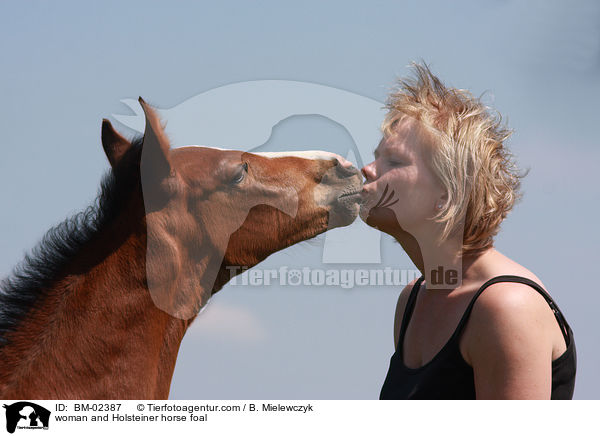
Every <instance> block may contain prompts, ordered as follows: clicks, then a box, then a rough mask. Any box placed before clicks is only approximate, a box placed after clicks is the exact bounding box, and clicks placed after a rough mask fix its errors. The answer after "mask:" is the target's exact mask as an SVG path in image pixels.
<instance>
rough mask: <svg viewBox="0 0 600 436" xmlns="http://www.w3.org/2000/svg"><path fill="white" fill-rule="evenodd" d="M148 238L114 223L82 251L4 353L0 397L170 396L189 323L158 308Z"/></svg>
mask: <svg viewBox="0 0 600 436" xmlns="http://www.w3.org/2000/svg"><path fill="white" fill-rule="evenodd" d="M145 237H146V236H145V231H144V230H143V229H141V230H140V231H136V230H134V231H123V229H122V228H121V227H119V226H117V225H116V224H115V226H113V227H112V228H109V229H105V231H103V232H102V234H99V235H98V238H94V240H92V241H90V242H89V243H88V244H87V245H86V246H84V247H82V250H81V252H80V254H79V255H78V256H77V259H75V261H74V262H73V263H72V264H70V265H69V268H68V270H67V271H65V272H64V274H61V278H60V279H59V280H57V281H56V284H55V286H54V287H53V288H52V289H51V290H50V292H49V293H48V294H47V297H46V298H44V300H43V301H41V302H40V303H39V304H38V305H36V307H35V308H34V309H32V310H31V312H30V313H29V314H28V315H27V317H26V318H25V319H24V320H23V321H22V322H21V324H20V325H19V327H18V330H17V331H16V332H14V333H12V334H10V335H9V336H8V339H9V341H10V342H9V344H8V345H6V346H5V347H4V348H3V349H0V357H1V358H0V362H1V363H0V397H2V398H36V399H42V398H48V399H52V398H55V399H59V398H62V399H65V398H88V399H94V398H96V399H100V398H120V399H126V398H165V399H166V398H167V397H168V394H169V386H170V382H171V377H172V374H173V370H174V367H175V360H176V357H177V352H178V349H179V345H180V343H181V340H182V338H183V335H184V334H185V331H186V329H187V327H188V325H189V322H190V321H185V320H179V319H176V318H173V317H171V316H169V315H168V314H166V313H164V312H162V311H161V310H159V309H157V308H156V307H155V305H154V304H153V302H152V299H151V297H150V294H149V292H148V289H147V281H146V272H145V271H146V270H145V259H146V240H145Z"/></svg>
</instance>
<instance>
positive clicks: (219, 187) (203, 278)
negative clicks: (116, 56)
mask: <svg viewBox="0 0 600 436" xmlns="http://www.w3.org/2000/svg"><path fill="white" fill-rule="evenodd" d="M140 104H141V105H142V107H143V109H144V112H145V114H146V129H145V132H144V137H143V142H142V150H141V161H140V174H141V188H142V189H141V190H142V194H143V206H144V211H143V213H142V214H140V216H143V220H144V223H145V229H146V234H147V240H146V241H147V242H146V243H147V249H146V276H147V281H148V288H149V290H150V293H151V295H152V298H153V300H154V303H155V304H156V305H157V307H159V308H160V309H162V310H164V311H166V312H167V313H169V314H171V315H173V316H175V317H178V318H181V319H189V318H192V317H193V316H195V315H196V313H197V312H198V310H199V309H200V308H201V307H202V305H204V304H205V303H206V301H207V300H208V298H209V297H210V295H211V294H213V293H214V292H217V291H218V290H219V289H220V288H221V287H222V286H223V285H224V284H225V283H226V282H227V281H228V280H229V279H230V271H231V269H227V268H226V267H227V266H230V265H235V266H246V267H251V266H254V265H256V264H257V263H258V262H260V261H262V260H263V259H265V258H266V257H267V256H269V255H270V254H272V253H274V252H276V251H278V250H281V249H283V248H286V247H288V246H290V245H292V244H295V243H297V242H299V241H303V240H306V239H309V238H312V237H314V236H316V235H318V234H320V233H322V232H324V231H326V230H328V229H331V228H334V227H340V226H345V225H349V224H350V223H352V222H353V221H354V219H355V218H356V217H357V215H358V211H359V198H360V196H359V193H360V190H361V189H362V177H361V176H360V173H359V171H358V170H357V169H356V168H354V167H352V166H351V165H350V164H349V163H348V162H346V161H345V160H344V159H343V158H342V157H340V156H338V155H335V154H333V153H327V152H296V153H294V152H291V153H246V152H241V151H233V150H221V149H215V148H208V147H197V146H188V147H181V148H176V149H171V148H170V145H169V141H168V139H167V137H166V135H165V133H164V130H163V127H162V126H161V123H160V120H159V118H158V116H157V114H156V112H155V111H154V110H153V109H152V108H151V107H150V106H148V105H147V104H146V103H145V102H144V101H143V100H142V99H140ZM102 144H103V147H104V150H105V151H106V154H107V157H108V160H109V162H110V164H111V166H112V167H113V168H117V167H118V165H119V162H120V160H121V159H122V157H123V156H124V155H125V154H126V153H127V151H128V149H129V148H131V143H130V142H129V141H128V140H126V139H125V138H123V137H122V136H121V135H119V134H118V133H117V132H116V131H115V130H114V129H113V128H112V126H111V124H110V122H109V121H107V120H104V122H103V128H102ZM238 271H239V270H238Z"/></svg>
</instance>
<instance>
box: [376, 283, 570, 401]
mask: <svg viewBox="0 0 600 436" xmlns="http://www.w3.org/2000/svg"><path fill="white" fill-rule="evenodd" d="M422 282H423V277H421V278H420V279H419V280H417V282H416V283H415V285H414V286H413V289H412V291H411V293H410V296H409V297H408V301H407V303H406V308H405V310H404V317H403V318H402V325H401V326H400V334H399V337H398V344H397V347H396V352H395V353H394V354H393V356H392V358H391V361H390V367H389V370H388V373H387V376H386V378H385V381H384V382H383V386H382V388H381V394H380V396H379V399H381V400H392V399H393V400H401V399H405V400H407V399H430V400H431V399H447V400H450V399H465V400H466V399H473V400H474V399H475V382H474V378H473V368H472V367H471V366H470V365H469V364H468V363H467V362H465V360H464V359H463V357H462V354H461V352H460V349H459V346H458V344H459V340H460V336H461V333H462V330H463V329H464V327H465V325H466V323H467V320H468V318H469V315H470V313H471V310H472V309H473V305H474V303H475V300H476V299H477V297H479V295H480V294H481V293H482V292H483V290H484V289H485V288H487V287H488V286H490V285H492V284H494V283H498V282H516V283H523V284H526V285H529V286H531V287H532V288H534V289H535V290H536V291H538V292H539V293H540V294H542V296H543V297H544V298H545V299H546V301H547V302H548V304H549V305H550V307H551V308H552V311H553V312H554V316H555V317H556V319H557V321H558V324H559V325H560V327H561V330H562V332H563V335H564V337H565V343H566V344H567V349H566V351H565V352H564V353H563V354H561V355H560V356H559V357H558V358H556V359H555V360H553V361H552V394H551V399H553V400H570V399H571V398H573V389H574V388H575V372H576V367H577V354H576V351H575V340H574V338H573V331H572V330H571V327H570V326H569V324H568V323H567V321H566V319H565V317H564V316H563V314H562V312H561V311H560V309H559V308H558V306H557V305H556V303H555V302H554V300H552V298H551V297H550V295H548V294H547V293H546V291H544V289H543V288H542V287H541V286H539V285H538V284H537V283H535V282H534V281H532V280H529V279H527V278H524V277H518V276H509V275H504V276H498V277H494V278H493V279H490V280H488V281H487V282H485V283H484V284H483V286H481V288H479V290H478V291H477V293H476V294H475V296H474V297H473V299H472V300H471V302H470V303H469V306H468V307H467V310H466V311H465V313H464V314H463V316H462V318H461V320H460V322H459V323H458V326H457V327H456V330H455V331H454V333H453V334H452V336H451V337H450V339H449V340H448V342H447V343H446V345H444V347H443V348H442V349H441V350H440V352H439V353H438V354H436V355H435V357H434V358H433V359H432V360H430V361H429V362H428V363H426V364H425V365H423V366H421V367H420V368H408V367H407V366H405V365H404V362H403V360H402V355H403V350H402V349H403V344H404V335H405V333H406V328H407V327H408V323H409V321H410V317H411V315H412V312H413V309H414V307H415V302H416V300H417V294H418V292H419V288H420V286H421V283H422Z"/></svg>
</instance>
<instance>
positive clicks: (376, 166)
mask: <svg viewBox="0 0 600 436" xmlns="http://www.w3.org/2000/svg"><path fill="white" fill-rule="evenodd" d="M430 147H431V139H430V138H429V135H428V134H427V133H426V132H425V130H424V128H423V127H421V126H420V124H419V122H418V121H416V120H414V119H412V118H405V119H403V120H402V121H400V122H399V123H398V125H397V126H396V128H395V129H394V134H393V135H391V136H388V137H384V138H383V139H382V140H381V142H380V143H379V146H378V147H377V149H376V150H375V160H374V161H373V162H371V163H370V164H368V165H366V166H365V167H364V168H363V169H362V173H363V175H364V177H365V178H366V181H365V184H364V187H363V191H362V200H363V203H362V206H361V211H360V216H361V218H362V219H363V220H364V221H365V222H366V223H367V224H368V225H370V226H372V227H376V228H378V229H379V230H381V231H384V232H386V233H390V234H394V232H396V231H398V230H404V231H406V232H409V233H410V234H412V235H413V236H416V235H418V234H421V233H422V232H423V231H425V232H426V231H427V230H428V229H430V228H431V227H430V226H431V223H432V221H431V220H430V219H431V218H432V217H433V216H434V215H435V214H436V213H437V211H438V210H439V209H438V205H440V204H442V203H443V201H444V199H445V196H444V189H443V187H442V185H441V183H440V182H439V181H438V179H437V178H436V176H435V175H434V173H433V171H432V170H431V168H430V165H429V162H430V160H431V157H430V151H429V150H430Z"/></svg>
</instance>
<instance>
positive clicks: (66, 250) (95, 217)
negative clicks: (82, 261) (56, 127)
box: [0, 138, 142, 348]
mask: <svg viewBox="0 0 600 436" xmlns="http://www.w3.org/2000/svg"><path fill="white" fill-rule="evenodd" d="M141 148H142V138H137V139H135V140H134V141H133V142H132V147H131V148H130V149H129V150H128V151H127V153H126V154H125V155H124V156H123V159H122V161H121V162H120V164H119V165H118V167H117V168H115V169H114V170H113V169H111V170H110V171H108V173H106V174H105V175H104V177H103V178H102V182H101V186H100V192H99V194H98V196H97V197H96V200H95V201H94V203H92V205H90V206H89V207H87V208H86V209H85V210H83V211H81V212H79V213H77V214H76V215H74V216H72V217H70V218H67V219H66V220H65V221H63V222H62V223H60V224H58V225H57V226H55V227H53V228H51V229H50V230H48V232H47V233H46V234H45V235H44V237H43V238H42V240H41V242H39V244H38V245H37V246H36V247H35V248H34V249H33V250H31V252H30V253H29V254H27V255H26V256H25V258H24V259H23V261H21V263H20V264H19V265H17V266H16V267H15V268H14V270H13V272H12V273H11V274H10V275H9V276H8V277H7V278H5V279H4V280H2V281H1V282H0V348H1V347H2V346H4V345H6V343H7V342H8V340H7V338H6V334H7V333H8V332H11V331H15V330H16V329H17V327H18V325H19V323H20V321H21V320H23V319H24V318H25V317H26V316H27V314H28V313H29V311H30V310H31V309H32V308H33V307H35V305H36V304H37V302H38V301H41V300H43V298H44V297H45V296H46V295H48V292H49V291H50V290H51V289H52V286H53V284H54V283H55V282H56V280H57V279H58V278H59V277H60V275H61V272H62V271H64V269H65V268H66V267H67V266H68V265H69V263H70V262H72V261H73V259H74V258H75V257H76V256H77V254H78V253H79V252H80V250H81V249H82V247H83V246H85V245H86V244H87V243H89V242H90V241H91V240H92V239H93V238H94V237H95V236H96V235H97V234H98V233H99V232H100V231H102V229H104V228H105V227H106V226H107V225H108V224H109V223H111V222H113V220H114V219H115V218H116V217H117V216H118V215H119V212H120V211H121V210H122V208H123V206H124V205H125V203H126V201H127V200H128V199H129V197H130V194H131V193H132V191H133V190H134V189H136V187H138V186H139V183H140V182H139V181H140V170H139V163H140V155H141Z"/></svg>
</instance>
